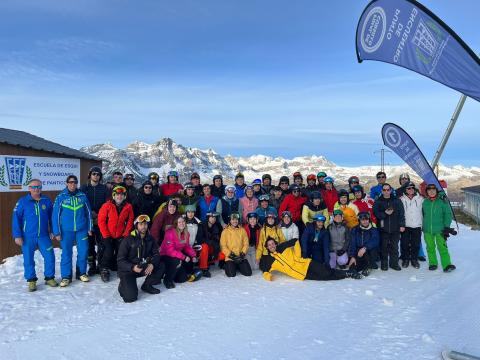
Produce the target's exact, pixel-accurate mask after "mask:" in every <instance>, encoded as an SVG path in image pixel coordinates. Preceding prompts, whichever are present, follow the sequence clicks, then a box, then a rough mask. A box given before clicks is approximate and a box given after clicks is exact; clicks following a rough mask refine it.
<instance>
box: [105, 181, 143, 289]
mask: <svg viewBox="0 0 480 360" xmlns="http://www.w3.org/2000/svg"><path fill="white" fill-rule="evenodd" d="M126 195H127V189H126V188H125V187H124V186H121V185H117V186H115V187H114V188H113V191H112V198H113V199H111V200H109V201H107V202H106V203H105V204H103V205H102V207H101V208H100V211H99V212H98V227H99V228H100V233H101V234H102V243H101V245H102V249H100V252H99V253H100V261H99V267H100V276H101V278H102V281H103V282H108V281H109V280H110V271H109V269H110V270H112V271H116V269H117V253H118V247H119V245H120V240H121V239H123V238H124V237H127V236H129V234H130V231H131V230H132V229H133V220H134V216H133V207H132V205H131V204H130V203H129V202H127V201H125V200H126V198H127V197H126Z"/></svg>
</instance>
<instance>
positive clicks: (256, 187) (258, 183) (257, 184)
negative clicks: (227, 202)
mask: <svg viewBox="0 0 480 360" xmlns="http://www.w3.org/2000/svg"><path fill="white" fill-rule="evenodd" d="M251 185H252V187H253V196H255V197H256V198H257V199H258V198H259V197H260V195H262V194H263V191H262V180H261V179H255V180H253V181H252V184H251Z"/></svg>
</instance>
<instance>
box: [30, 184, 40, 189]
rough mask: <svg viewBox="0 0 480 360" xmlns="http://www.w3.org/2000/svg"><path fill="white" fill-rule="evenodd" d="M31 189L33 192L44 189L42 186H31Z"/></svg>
mask: <svg viewBox="0 0 480 360" xmlns="http://www.w3.org/2000/svg"><path fill="white" fill-rule="evenodd" d="M30 189H33V190H41V189H42V185H31V186H30Z"/></svg>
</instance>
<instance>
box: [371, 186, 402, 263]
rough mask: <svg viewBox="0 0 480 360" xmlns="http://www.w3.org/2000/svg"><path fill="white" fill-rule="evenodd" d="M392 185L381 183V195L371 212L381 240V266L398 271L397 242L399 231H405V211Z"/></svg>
mask: <svg viewBox="0 0 480 360" xmlns="http://www.w3.org/2000/svg"><path fill="white" fill-rule="evenodd" d="M392 191H393V189H392V187H391V186H390V184H388V183H383V186H382V195H380V196H379V197H378V198H377V200H375V203H374V204H373V212H374V214H375V217H376V218H377V222H378V225H379V227H378V228H379V230H380V242H381V256H382V259H381V260H382V261H381V268H382V270H383V271H387V270H388V267H389V266H390V268H391V269H393V270H396V271H399V270H402V268H401V267H400V266H399V265H398V242H399V240H400V233H402V232H404V231H405V211H404V209H403V204H402V202H401V201H400V200H399V199H397V198H396V197H395V196H393V194H392Z"/></svg>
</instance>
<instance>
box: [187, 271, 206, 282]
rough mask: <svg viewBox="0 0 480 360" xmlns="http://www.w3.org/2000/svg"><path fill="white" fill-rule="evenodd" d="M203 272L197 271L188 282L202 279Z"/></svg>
mask: <svg viewBox="0 0 480 360" xmlns="http://www.w3.org/2000/svg"><path fill="white" fill-rule="evenodd" d="M202 274H203V271H202V270H195V271H194V272H193V274H192V275H190V276H189V277H188V282H194V281H197V280H199V279H200V278H201V277H202Z"/></svg>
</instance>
